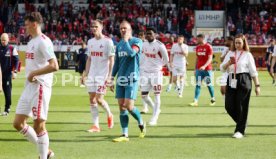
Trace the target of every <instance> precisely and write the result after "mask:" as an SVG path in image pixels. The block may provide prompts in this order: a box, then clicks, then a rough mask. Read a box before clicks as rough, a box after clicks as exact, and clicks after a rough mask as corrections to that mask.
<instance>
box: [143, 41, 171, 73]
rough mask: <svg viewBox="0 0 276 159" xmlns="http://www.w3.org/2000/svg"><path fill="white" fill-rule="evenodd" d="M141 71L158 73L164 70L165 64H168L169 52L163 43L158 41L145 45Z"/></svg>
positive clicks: (145, 43)
mask: <svg viewBox="0 0 276 159" xmlns="http://www.w3.org/2000/svg"><path fill="white" fill-rule="evenodd" d="M141 59H142V62H140V64H141V66H140V69H141V71H146V72H158V71H161V70H162V67H163V65H164V64H168V62H169V57H168V52H167V49H166V47H165V45H164V44H163V43H161V42H160V41H158V40H154V41H153V42H148V41H145V42H144V43H143V54H142V57H141Z"/></svg>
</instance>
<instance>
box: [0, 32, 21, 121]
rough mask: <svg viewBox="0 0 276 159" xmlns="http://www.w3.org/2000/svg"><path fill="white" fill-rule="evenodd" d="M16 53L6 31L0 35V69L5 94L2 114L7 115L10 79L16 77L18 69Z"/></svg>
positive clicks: (8, 110) (10, 89) (9, 99)
mask: <svg viewBox="0 0 276 159" xmlns="http://www.w3.org/2000/svg"><path fill="white" fill-rule="evenodd" d="M18 63H19V60H18V53H17V50H16V48H14V47H13V46H11V45H9V36H8V34H7V33H3V34H2V35H1V45H0V64H1V71H2V79H1V80H2V88H3V92H4V95H5V110H4V112H3V113H2V115H3V116H7V115H8V114H9V112H10V107H11V93H12V79H15V78H16V73H17V71H18Z"/></svg>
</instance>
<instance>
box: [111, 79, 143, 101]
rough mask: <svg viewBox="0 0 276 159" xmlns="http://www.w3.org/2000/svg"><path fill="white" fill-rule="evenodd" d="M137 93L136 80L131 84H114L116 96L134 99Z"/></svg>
mask: <svg viewBox="0 0 276 159" xmlns="http://www.w3.org/2000/svg"><path fill="white" fill-rule="evenodd" d="M137 93H138V82H137V81H136V82H133V83H131V84H129V83H128V84H125V85H118V83H117V84H116V98H117V99H118V98H127V99H133V100H136V98H137Z"/></svg>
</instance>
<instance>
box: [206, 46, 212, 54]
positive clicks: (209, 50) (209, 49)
mask: <svg viewBox="0 0 276 159" xmlns="http://www.w3.org/2000/svg"><path fill="white" fill-rule="evenodd" d="M207 55H213V48H212V46H211V45H208V50H207Z"/></svg>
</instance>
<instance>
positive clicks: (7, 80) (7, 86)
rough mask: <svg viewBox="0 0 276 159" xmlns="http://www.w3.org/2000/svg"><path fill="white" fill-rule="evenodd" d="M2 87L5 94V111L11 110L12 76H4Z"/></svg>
mask: <svg viewBox="0 0 276 159" xmlns="http://www.w3.org/2000/svg"><path fill="white" fill-rule="evenodd" d="M2 88H3V92H4V95H5V101H6V102H5V112H10V107H11V92H12V76H3V77H2Z"/></svg>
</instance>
